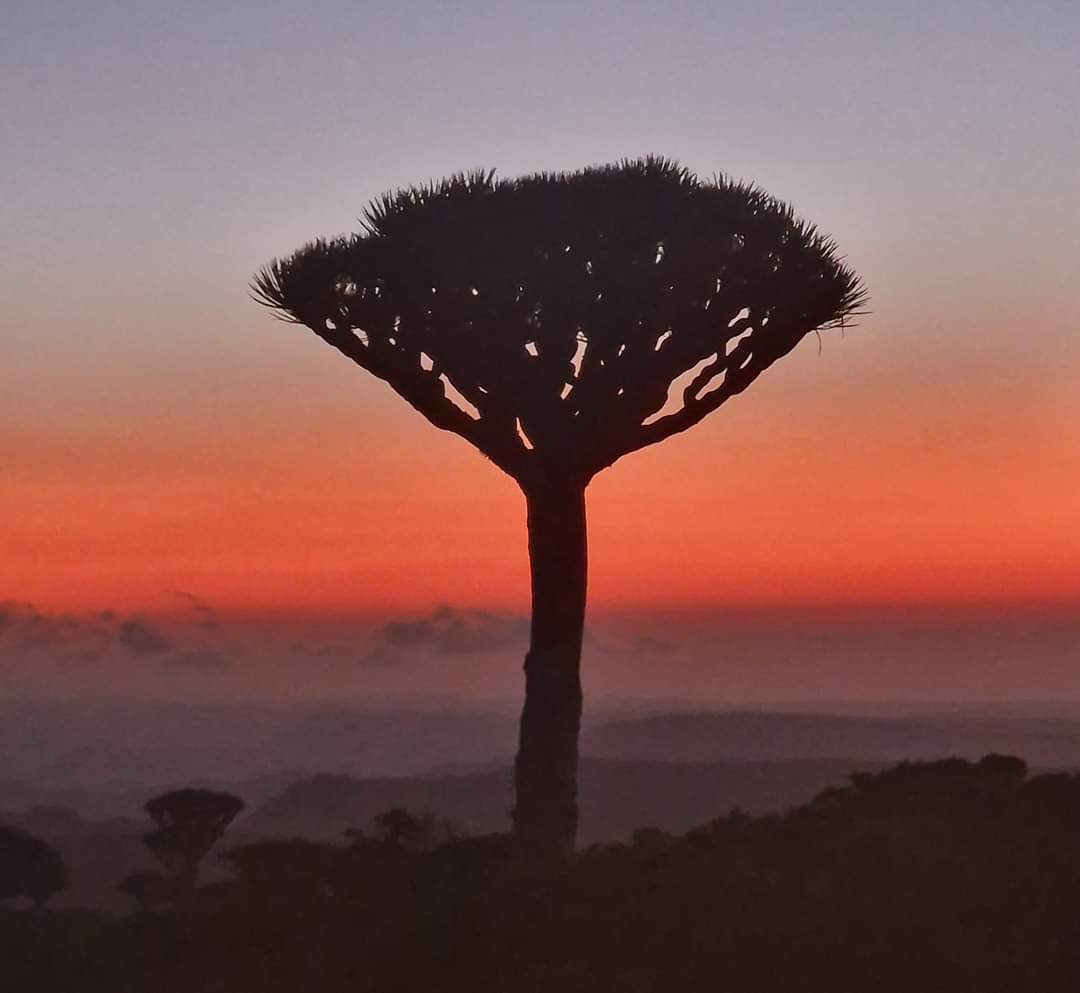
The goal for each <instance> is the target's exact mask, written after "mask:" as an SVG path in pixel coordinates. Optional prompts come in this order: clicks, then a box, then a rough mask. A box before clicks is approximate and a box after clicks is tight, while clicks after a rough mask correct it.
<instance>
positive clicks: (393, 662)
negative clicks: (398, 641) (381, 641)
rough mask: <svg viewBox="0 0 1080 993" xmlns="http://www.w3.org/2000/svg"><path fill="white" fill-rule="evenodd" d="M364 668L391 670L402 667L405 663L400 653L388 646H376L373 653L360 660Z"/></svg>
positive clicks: (366, 654)
mask: <svg viewBox="0 0 1080 993" xmlns="http://www.w3.org/2000/svg"><path fill="white" fill-rule="evenodd" d="M358 661H359V663H360V665H362V666H371V667H372V668H378V669H389V668H392V667H393V666H398V665H401V663H402V662H404V661H405V659H404V657H403V656H402V655H401V653H400V652H395V651H393V650H392V649H390V648H387V647H386V645H376V646H375V647H374V648H372V649H371V651H369V652H366V653H365V654H363V655H361V656H360V658H359V660H358Z"/></svg>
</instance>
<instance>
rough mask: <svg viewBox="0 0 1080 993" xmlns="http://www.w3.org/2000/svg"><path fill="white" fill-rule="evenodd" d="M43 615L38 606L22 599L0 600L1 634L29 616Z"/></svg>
mask: <svg viewBox="0 0 1080 993" xmlns="http://www.w3.org/2000/svg"><path fill="white" fill-rule="evenodd" d="M39 616H41V615H40V614H39V613H38V609H37V607H35V606H34V605H33V604H32V603H26V602H25V601H22V600H0V635H2V634H4V633H6V632H7V631H9V630H11V629H12V628H14V627H15V625H16V624H19V623H20V622H21V621H25V620H27V619H29V618H34V617H39Z"/></svg>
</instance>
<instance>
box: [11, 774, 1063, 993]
mask: <svg viewBox="0 0 1080 993" xmlns="http://www.w3.org/2000/svg"><path fill="white" fill-rule="evenodd" d="M224 857H225V858H226V860H227V861H228V863H229V864H230V865H231V866H232V867H233V869H234V871H235V872H236V878H235V879H234V880H233V881H229V882H225V883H214V884H211V885H206V886H203V887H201V888H200V889H198V890H196V891H195V895H194V897H193V898H192V899H190V900H185V901H180V902H178V903H177V904H176V905H175V906H173V907H170V908H168V909H162V910H158V911H155V912H140V913H135V914H132V915H131V916H129V917H126V918H108V917H104V916H100V915H93V914H89V913H56V912H51V913H46V914H43V915H42V914H38V915H35V914H27V913H21V914H20V913H10V914H6V915H4V916H3V917H2V918H0V923H2V926H0V961H3V962H4V963H6V964H7V969H6V972H7V974H8V975H10V976H11V977H12V982H13V986H12V988H18V989H33V990H42V991H46V990H64V991H68V990H70V991H73V993H78V991H86V993H97V991H104V990H109V991H113V990H120V989H122V990H126V991H132V993H141V991H143V990H146V991H149V990H153V991H154V993H172V991H176V993H180V991H188V990H200V991H218V990H220V991H222V993H225V991H228V993H248V991H252V993H254V991H258V993H279V991H280V993H285V991H289V993H299V991H308V990H310V991H316V993H337V991H346V990H348V991H350V993H356V991H380V993H383V991H388V993H396V991H401V993H405V991H409V993H413V991H418V990H424V991H439V990H467V991H491V993H495V991H499V993H534V991H535V993H539V991H550V990H559V991H577V990H580V991H590V993H591V991H601V993H606V991H627V993H631V991H650V993H652V991H658V990H662V991H688V993H689V991H695V993H697V991H703V990H711V989H720V990H738V991H740V993H792V991H805V993H826V991H827V993H842V991H852V993H856V991H858V993H863V991H868V990H873V991H880V993H893V991H896V993H899V991H903V993H911V991H916V990H919V991H921V990H941V991H947V993H998V991H1000V993H1066V991H1068V993H1074V991H1075V990H1077V989H1080V913H1078V905H1080V776H1077V775H1073V774H1064V773H1062V774H1053V775H1040V776H1028V775H1027V770H1026V768H1025V766H1024V763H1023V762H1021V761H1020V760H1019V759H1014V758H1008V757H1003V756H988V757H987V758H985V759H983V760H982V761H980V762H977V763H971V762H967V761H963V760H959V759H956V760H947V761H943V762H933V763H914V764H903V765H900V766H897V767H895V768H892V769H890V770H888V771H885V772H881V773H865V774H857V775H855V776H853V777H852V778H851V782H850V785H848V786H846V787H844V788H838V789H832V790H828V791H826V792H824V793H822V794H820V795H819V796H818V797H817V798H815V799H814V800H813V801H812V802H811V803H809V804H806V805H805V806H802V807H799V808H796V809H794V810H791V811H790V812H788V813H786V814H783V815H768V816H761V817H751V816H748V815H745V814H741V813H739V812H733V813H731V814H729V815H727V816H724V817H721V818H718V819H716V820H714V821H712V822H710V823H708V824H704V825H702V826H701V827H699V828H697V829H695V830H693V831H690V832H688V833H687V834H685V835H682V836H674V835H671V834H667V833H665V832H663V831H659V830H655V829H648V828H644V829H642V830H639V831H638V832H637V833H636V834H635V835H634V838H633V840H632V842H631V843H629V844H622V845H603V846H595V847H593V848H590V849H587V850H585V851H583V852H581V853H579V854H578V855H576V856H574V857H572V858H566V859H559V858H554V859H536V858H533V859H523V858H520V857H518V856H517V855H516V854H515V847H514V844H513V841H512V839H510V838H509V837H506V836H501V835H494V836H487V837H480V838H463V837H458V836H455V834H454V832H453V830H452V829H451V828H449V827H448V826H447V825H445V824H443V823H441V822H438V821H436V820H434V819H432V818H420V817H415V816H413V815H410V814H408V813H407V812H405V811H401V810H396V811H390V812H387V814H385V815H383V817H381V818H380V819H379V820H378V821H377V823H376V824H375V826H374V829H368V830H364V831H361V832H355V833H353V834H352V836H351V837H350V839H348V843H347V844H342V845H340V846H335V845H324V844H317V843H314V842H310V841H276V842H261V843H258V844H255V845H246V846H242V847H239V848H233V849H231V850H228V851H226V853H225V856H224Z"/></svg>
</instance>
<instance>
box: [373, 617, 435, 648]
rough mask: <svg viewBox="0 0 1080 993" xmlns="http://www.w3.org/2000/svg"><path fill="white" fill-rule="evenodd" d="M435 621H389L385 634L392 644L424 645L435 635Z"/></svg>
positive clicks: (384, 629) (384, 627) (384, 628)
mask: <svg viewBox="0 0 1080 993" xmlns="http://www.w3.org/2000/svg"><path fill="white" fill-rule="evenodd" d="M435 633H436V632H435V623H434V621H388V622H387V623H386V624H385V625H384V626H383V636H384V637H385V638H386V640H387V642H388V643H389V644H391V645H399V646H409V645H422V644H424V643H425V642H428V641H431V639H432V638H434V637H435Z"/></svg>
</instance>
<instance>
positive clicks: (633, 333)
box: [253, 158, 864, 852]
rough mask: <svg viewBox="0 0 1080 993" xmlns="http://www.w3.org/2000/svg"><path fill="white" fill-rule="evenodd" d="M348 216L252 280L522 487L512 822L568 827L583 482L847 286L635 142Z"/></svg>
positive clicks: (672, 421)
mask: <svg viewBox="0 0 1080 993" xmlns="http://www.w3.org/2000/svg"><path fill="white" fill-rule="evenodd" d="M362 225H363V230H362V232H361V233H359V234H356V235H353V236H351V237H346V238H338V239H334V240H329V241H327V240H320V241H316V242H313V243H312V244H309V245H308V246H306V247H305V248H303V249H301V250H300V251H299V252H297V253H296V254H294V255H292V256H291V257H289V258H287V259H284V260H279V261H275V262H272V263H271V264H270V265H268V266H266V267H265V268H264V269H263V270H262V271H261V272H260V273H258V275H257V276H256V278H255V280H254V283H253V290H254V293H255V295H256V298H257V299H258V300H259V301H260V302H262V303H264V304H267V305H268V306H270V307H273V308H274V309H276V310H277V311H279V312H280V313H281V314H282V315H284V317H285V318H286V319H288V320H291V321H294V322H297V323H300V324H304V325H307V326H308V327H309V328H311V329H312V330H313V331H314V332H315V333H316V334H317V335H318V336H319V337H320V338H322V339H323V340H324V341H326V342H327V343H328V344H330V345H333V346H334V347H335V348H337V349H338V350H339V351H340V352H342V353H343V354H344V355H346V356H347V357H348V358H350V359H352V361H353V362H355V363H356V364H357V365H359V366H360V367H361V368H363V369H365V370H367V371H368V372H370V373H372V374H373V375H375V376H377V377H378V378H380V379H382V380H384V381H386V382H387V383H389V384H390V386H391V387H393V389H394V390H395V391H396V392H397V393H398V394H399V395H401V396H402V397H403V398H404V399H405V400H406V401H407V402H408V403H410V404H411V405H412V406H413V407H415V408H416V409H417V410H418V411H420V413H422V414H423V415H424V416H425V417H426V418H427V419H428V420H429V421H431V422H432V423H433V424H434V425H435V426H436V427H439V428H443V429H445V430H447V431H452V432H454V433H456V434H458V435H460V436H461V437H463V438H464V439H465V440H466V441H469V442H470V443H471V444H473V445H474V446H476V448H478V449H479V450H480V451H481V452H483V454H484V455H486V456H487V457H488V458H489V459H490V460H491V461H492V462H494V463H495V465H497V466H498V467H499V468H500V469H502V470H503V471H504V472H506V473H508V474H509V475H510V476H512V477H513V478H514V479H515V480H516V481H517V482H518V484H519V485H520V487H521V489H522V491H523V493H524V495H525V503H526V511H527V523H528V534H529V558H530V568H531V576H532V627H531V635H530V643H529V650H528V655H527V656H526V660H525V707H524V710H523V712H522V717H521V733H520V742H519V749H518V756H517V761H516V772H515V786H516V792H517V803H516V806H515V809H514V831H515V834H516V836H517V838H518V840H519V841H520V842H521V843H522V844H523V845H524V846H525V847H527V848H528V849H532V850H536V851H540V852H549V851H559V850H563V851H565V850H568V849H570V848H572V847H573V844H574V838H575V833H576V828H577V800H576V795H577V785H576V770H577V739H578V730H579V726H580V718H581V681H580V674H579V669H580V659H581V642H582V635H583V630H584V620H585V590H586V561H587V555H586V525H585V488H586V486H587V485H588V483H589V481H590V480H591V479H592V477H593V476H594V475H596V473H597V472H599V471H600V470H601V469H604V468H606V467H607V466H610V465H611V464H612V463H614V462H615V461H616V460H617V459H619V458H621V457H622V456H623V455H626V454H628V453H630V452H634V451H637V450H638V449H641V448H644V447H646V446H647V445H652V444H655V443H656V442H658V441H663V440H664V439H665V438H669V437H671V436H672V435H674V434H677V433H678V432H680V431H684V430H686V429H687V428H689V427H691V426H693V425H694V424H697V423H698V422H699V421H701V420H702V419H703V418H704V417H706V416H707V415H708V414H710V413H711V412H712V411H714V410H716V409H717V408H718V407H720V405H721V404H723V403H724V402H725V401H726V400H728V399H730V398H731V397H732V396H735V395H736V394H738V393H741V392H742V391H743V390H745V389H746V388H747V387H748V386H749V385H750V384H751V383H752V382H753V381H754V380H755V379H756V378H757V377H758V376H759V375H760V374H761V373H762V372H763V371H764V370H765V369H767V368H768V367H769V366H770V365H771V364H772V363H773V362H775V361H776V360H777V359H779V358H781V357H782V356H783V355H785V354H787V353H788V352H789V351H791V350H792V349H793V348H794V347H795V346H796V345H797V344H798V343H799V341H801V340H802V338H803V337H804V336H805V335H807V334H809V333H810V332H812V331H815V330H818V329H822V328H829V327H833V326H836V325H839V324H842V323H843V322H844V321H845V320H846V319H847V318H848V317H850V316H851V315H853V314H854V313H855V312H856V311H857V309H858V308H859V306H860V304H861V303H862V301H863V298H864V294H863V290H862V288H861V286H860V283H859V280H858V278H857V277H856V276H855V274H854V273H853V272H852V271H851V270H849V269H848V268H846V267H845V266H844V265H843V264H842V262H841V260H840V259H839V257H838V255H837V252H836V248H835V246H834V244H833V243H832V241H830V240H829V239H827V238H825V237H824V236H822V235H820V234H818V233H817V231H816V230H815V229H814V227H813V226H811V225H809V224H807V223H805V222H803V221H801V220H799V219H797V218H796V217H795V216H794V214H793V212H792V211H791V209H790V208H789V207H788V206H786V205H785V204H783V203H781V202H780V201H778V200H775V199H773V198H772V197H770V196H768V195H767V194H766V193H764V192H763V191H761V190H759V189H757V188H755V187H753V186H749V185H745V184H742V183H736V182H732V181H729V180H727V179H723V178H718V179H714V180H712V181H709V182H706V181H702V180H700V179H698V177H697V176H695V175H693V174H692V173H690V172H689V171H687V170H686V169H684V168H681V167H680V166H679V165H677V164H676V163H674V162H671V161H669V160H665V159H661V158H646V159H641V160H638V161H632V162H623V163H621V164H618V165H610V166H603V167H596V168H589V169H584V170H581V171H579V172H574V173H560V174H552V173H540V174H536V175H532V176H526V177H522V178H519V179H514V180H503V179H499V180H496V179H495V177H494V173H493V172H474V173H468V174H461V175H457V176H453V177H451V178H449V179H445V180H442V181H440V182H437V183H434V182H433V183H430V184H428V185H427V186H421V187H410V188H408V189H404V190H400V191H398V192H396V193H387V194H385V195H384V196H382V197H381V198H379V199H377V200H375V201H374V202H373V203H372V204H371V205H370V206H369V207H368V208H367V210H366V211H365V213H364V215H363V219H362Z"/></svg>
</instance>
